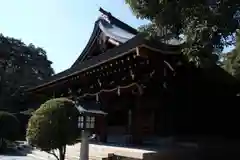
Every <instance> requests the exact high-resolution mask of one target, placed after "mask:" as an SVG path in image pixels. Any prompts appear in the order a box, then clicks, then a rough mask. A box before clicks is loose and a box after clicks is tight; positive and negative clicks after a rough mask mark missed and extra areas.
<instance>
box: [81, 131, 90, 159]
mask: <svg viewBox="0 0 240 160" xmlns="http://www.w3.org/2000/svg"><path fill="white" fill-rule="evenodd" d="M88 137H89V132H88V131H86V130H82V137H81V139H82V140H81V149H80V160H88V157H89V141H88Z"/></svg>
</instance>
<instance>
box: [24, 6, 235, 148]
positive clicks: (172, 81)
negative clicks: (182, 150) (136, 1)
mask: <svg viewBox="0 0 240 160" xmlns="http://www.w3.org/2000/svg"><path fill="white" fill-rule="evenodd" d="M100 11H101V12H102V16H100V17H99V18H98V19H97V21H96V22H95V25H94V29H93V32H92V35H91V36H90V39H89V41H88V43H87V45H86V47H85V48H84V49H83V51H82V53H81V54H80V56H79V57H78V59H77V60H76V61H75V63H74V64H73V65H72V66H71V67H70V68H69V69H67V70H65V71H63V72H61V73H58V74H56V75H53V76H52V77H51V78H50V79H47V80H45V81H41V82H40V83H39V85H37V86H32V87H30V88H29V89H28V90H27V91H26V92H27V93H28V97H30V98H29V99H28V103H30V104H31V105H32V106H33V107H35V108H37V107H39V106H40V104H41V103H43V102H44V101H46V100H48V99H50V98H52V97H69V98H71V99H73V100H75V101H79V102H81V103H84V102H94V103H95V104H98V105H97V106H100V109H101V110H103V111H104V112H106V113H108V114H107V116H105V117H103V116H102V117H97V119H96V122H95V123H96V129H95V132H96V133H97V134H98V135H99V136H100V141H102V142H109V143H110V142H113V141H114V138H112V139H111V137H115V139H121V140H122V141H124V142H123V143H134V144H137V143H144V141H145V139H151V138H152V137H161V136H180V137H181V136H182V137H184V136H189V135H191V136H194V135H224V136H226V134H225V131H227V132H226V133H229V132H230V130H231V126H232V125H234V124H233V123H232V122H235V118H236V117H235V116H231V117H232V118H230V119H227V120H226V119H225V120H222V116H223V115H224V116H225V117H226V116H227V115H228V114H229V115H232V114H234V113H232V112H230V111H229V112H227V111H226V109H225V106H224V104H225V101H224V100H226V99H227V98H226V97H236V95H237V93H238V92H239V82H238V81H237V80H236V79H235V78H233V77H232V76H231V75H229V74H228V73H226V72H225V71H224V70H223V69H221V68H220V67H219V66H217V65H216V64H214V63H213V64H212V65H210V66H208V67H207V68H197V67H195V66H194V65H193V64H191V63H189V62H187V61H186V60H185V58H184V56H183V55H182V54H181V44H177V45H174V44H167V43H164V42H160V41H154V40H150V39H148V38H147V36H146V35H145V34H143V33H138V31H137V30H136V29H134V28H132V27H130V26H128V25H127V24H125V23H123V22H122V21H120V20H119V19H117V18H115V17H114V16H112V15H111V14H110V13H108V12H106V11H104V10H103V9H100ZM220 100H221V101H220ZM91 104H93V103H91ZM86 106H87V105H86ZM89 107H92V106H89ZM228 108H229V107H228ZM216 112H217V114H216ZM230 124H232V125H230ZM116 137H118V138H116ZM124 137H128V138H126V139H125V138H124ZM129 137H130V138H129ZM119 141H120V140H119Z"/></svg>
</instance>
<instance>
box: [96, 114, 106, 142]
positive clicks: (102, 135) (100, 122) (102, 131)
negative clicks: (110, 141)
mask: <svg viewBox="0 0 240 160" xmlns="http://www.w3.org/2000/svg"><path fill="white" fill-rule="evenodd" d="M96 127H97V134H98V136H99V140H100V142H107V121H106V116H103V115H100V116H98V117H97V121H96Z"/></svg>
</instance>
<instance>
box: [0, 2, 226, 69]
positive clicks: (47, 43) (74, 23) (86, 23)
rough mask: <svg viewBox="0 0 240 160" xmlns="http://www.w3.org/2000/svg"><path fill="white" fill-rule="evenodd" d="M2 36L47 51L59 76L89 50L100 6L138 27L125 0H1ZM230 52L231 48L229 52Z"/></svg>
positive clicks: (137, 21)
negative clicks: (88, 45) (87, 46)
mask: <svg viewBox="0 0 240 160" xmlns="http://www.w3.org/2000/svg"><path fill="white" fill-rule="evenodd" d="M0 4H1V10H0V33H3V34H4V35H5V36H10V37H14V38H18V39H21V40H22V41H23V42H25V43H26V44H29V43H33V44H34V45H36V46H39V47H42V48H44V49H45V50H46V51H47V55H48V58H49V59H50V60H51V61H52V62H53V65H52V67H53V68H54V70H55V71H56V73H58V72H60V71H63V70H64V69H67V68H68V67H70V66H71V65H72V63H73V62H74V61H75V60H76V59H77V57H78V56H79V55H80V53H81V51H82V49H83V48H84V47H85V45H86V43H87V41H88V39H89V37H90V35H91V32H92V29H93V26H94V22H95V20H96V19H97V18H98V16H100V15H101V13H100V12H99V11H98V10H99V7H102V8H104V9H105V10H107V11H109V12H111V13H112V15H114V16H115V17H117V18H119V19H120V20H122V21H124V22H125V23H128V24H129V25H131V26H133V27H135V28H137V27H138V26H140V25H141V24H143V23H145V21H142V20H137V19H136V18H135V16H134V15H133V14H132V13H131V11H130V9H129V7H128V6H127V5H126V4H125V3H124V0H38V1H37V0H0ZM227 50H229V49H227Z"/></svg>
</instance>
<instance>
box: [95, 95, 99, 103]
mask: <svg viewBox="0 0 240 160" xmlns="http://www.w3.org/2000/svg"><path fill="white" fill-rule="evenodd" d="M96 101H97V102H99V96H98V94H96Z"/></svg>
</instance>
